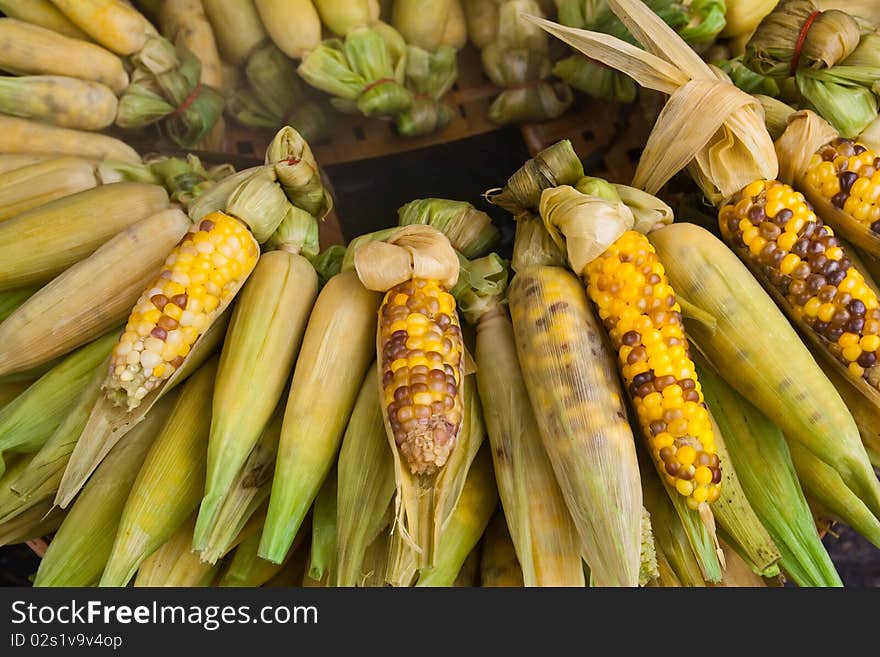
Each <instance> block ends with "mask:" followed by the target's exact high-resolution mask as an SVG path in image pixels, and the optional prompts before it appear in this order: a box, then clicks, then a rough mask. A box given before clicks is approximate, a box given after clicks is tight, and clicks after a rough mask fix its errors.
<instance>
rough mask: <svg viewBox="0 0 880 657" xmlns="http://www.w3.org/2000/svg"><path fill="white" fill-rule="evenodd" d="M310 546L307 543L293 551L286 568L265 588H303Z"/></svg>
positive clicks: (266, 584)
mask: <svg viewBox="0 0 880 657" xmlns="http://www.w3.org/2000/svg"><path fill="white" fill-rule="evenodd" d="M309 547H310V546H309V545H308V544H306V542H305V541H303V543H302V544H301V545H300V546H299V547H298V548H297V549H296V550H294V551H293V553H292V555H291V557H290V559H288V561H287V563H286V564H284V567H283V568H282V569H281V570H280V571H278V573H276V574H275V576H274V577H272V579H270V580H269V581H268V582H266V583H265V584H264V585H263V586H265V587H266V588H283V589H291V588H298V587H300V586H302V583H303V579H304V578H305V576H306V567H307V566H308V560H309Z"/></svg>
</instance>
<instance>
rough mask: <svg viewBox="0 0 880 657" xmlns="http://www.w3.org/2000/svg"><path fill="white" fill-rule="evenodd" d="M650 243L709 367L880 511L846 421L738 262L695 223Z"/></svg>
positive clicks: (878, 486) (836, 399)
mask: <svg viewBox="0 0 880 657" xmlns="http://www.w3.org/2000/svg"><path fill="white" fill-rule="evenodd" d="M651 242H652V244H653V245H654V247H655V248H656V250H657V253H658V254H659V255H660V257H661V258H662V259H663V260H664V262H666V263H667V266H668V268H667V275H668V276H669V280H670V282H671V283H672V285H673V286H674V287H675V288H676V290H677V292H678V296H679V301H682V300H684V301H685V302H686V303H684V304H683V306H684V307H685V309H686V311H687V312H686V313H685V314H686V315H689V317H690V320H691V321H689V322H688V326H687V328H688V333H689V335H690V336H691V337H692V338H693V340H694V342H695V343H696V344H697V345H698V346H699V348H700V351H701V352H702V353H704V354H705V355H706V357H707V359H708V360H709V363H710V365H712V366H713V367H717V366H718V365H719V364H723V366H724V369H725V372H726V373H727V375H728V381H729V383H730V384H731V386H732V387H734V388H735V389H736V390H737V391H739V392H740V394H742V395H743V396H744V397H746V398H747V399H749V401H751V402H752V403H753V404H754V405H755V406H757V407H758V408H759V409H760V410H762V411H763V412H764V413H765V414H766V415H767V417H768V418H769V419H770V420H771V421H773V422H774V423H775V424H777V425H778V426H779V428H780V429H782V431H783V432H784V433H785V436H786V439H787V440H788V442H789V446H791V444H793V443H799V444H801V445H803V447H805V448H806V449H808V450H809V451H810V452H811V453H812V454H813V455H814V456H815V457H816V458H817V459H820V460H821V461H822V462H824V463H825V464H826V465H828V466H829V467H830V468H832V469H833V471H836V472H837V473H838V474H839V475H840V476H841V477H842V478H843V480H844V481H845V482H846V483H847V485H848V486H850V487H851V488H852V490H853V491H855V492H856V493H857V494H858V495H859V496H860V497H861V498H862V499H863V500H864V502H865V504H867V506H868V507H869V508H871V509H872V510H873V512H874V513H876V514H880V483H878V481H877V477H876V475H874V473H873V471H872V470H871V466H870V463H869V462H868V458H867V455H866V454H865V450H864V447H862V444H861V442H860V441H859V436H858V430H857V428H856V426H855V423H854V422H853V419H852V416H851V415H850V414H849V412H848V411H847V409H846V407H845V406H844V404H843V401H842V400H841V399H840V396H839V395H838V394H837V392H836V391H835V390H834V387H833V386H832V385H831V383H830V382H829V381H828V379H827V378H826V377H825V375H824V374H823V373H822V372H821V370H820V369H819V367H818V365H817V364H816V362H815V361H814V360H813V358H812V357H811V356H810V354H809V352H808V351H807V349H806V347H804V345H803V343H801V342H800V341H799V340H798V337H797V335H796V334H795V332H794V330H793V329H792V328H791V326H790V325H789V324H788V323H787V322H786V321H785V319H784V317H783V316H782V315H781V313H780V312H779V310H778V309H777V308H776V306H775V305H774V304H773V302H772V301H771V300H770V298H769V297H767V296H766V294H764V293H763V291H762V289H761V287H760V286H759V285H758V283H757V282H756V281H755V280H754V279H753V278H752V277H751V276H750V275H749V273H748V271H747V270H746V268H745V267H744V265H742V263H740V261H739V260H738V259H737V258H736V256H734V255H733V254H732V253H731V252H730V251H729V250H728V249H727V248H726V247H725V246H724V245H723V244H722V243H721V242H720V241H719V240H717V239H716V238H715V237H713V236H712V235H711V234H710V233H708V232H707V231H705V230H703V229H701V228H699V227H697V226H694V225H689V224H677V225H672V226H667V227H665V228H662V229H660V230H657V231H654V232H653V233H651ZM743 336H749V338H748V341H746V340H745V339H744V337H743Z"/></svg>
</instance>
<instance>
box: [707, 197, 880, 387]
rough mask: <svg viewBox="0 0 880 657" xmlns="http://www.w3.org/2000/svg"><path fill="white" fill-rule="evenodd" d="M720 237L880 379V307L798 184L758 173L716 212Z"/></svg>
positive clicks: (875, 381)
mask: <svg viewBox="0 0 880 657" xmlns="http://www.w3.org/2000/svg"><path fill="white" fill-rule="evenodd" d="M719 220H720V226H721V233H722V235H723V236H724V238H725V240H726V241H727V242H728V244H730V245H731V246H733V248H734V249H735V250H737V251H738V252H739V254H740V256H741V257H743V258H745V259H746V260H747V262H749V263H750V264H751V266H752V267H753V268H758V269H759V270H760V271H761V272H762V273H763V274H764V276H765V277H766V278H767V279H768V280H769V281H770V283H771V284H772V285H773V286H774V287H775V288H776V290H778V292H779V293H780V294H781V295H782V296H783V297H784V298H785V299H786V300H787V301H788V304H789V305H790V307H791V309H792V312H793V313H794V315H795V318H796V319H799V320H803V321H804V322H805V323H806V324H807V326H809V327H810V328H811V329H812V330H813V331H815V332H816V333H817V334H818V335H819V336H821V337H822V338H823V339H824V341H825V343H826V344H827V345H828V349H829V350H830V352H831V353H832V354H833V355H834V357H835V358H837V359H838V360H839V361H840V362H841V363H843V364H844V365H846V366H847V367H848V369H849V372H850V374H851V375H852V376H854V377H864V378H865V379H866V380H867V381H868V382H869V383H870V384H871V385H873V386H874V387H878V385H880V368H878V367H877V361H878V357H880V354H878V349H880V307H878V302H877V295H876V294H875V293H874V291H873V290H872V289H871V288H870V287H869V286H868V285H867V283H866V282H865V279H864V277H863V276H862V274H861V273H860V272H859V271H858V270H857V269H856V268H855V267H854V266H853V264H852V262H851V261H850V259H849V258H848V257H847V255H846V252H845V251H844V250H843V248H842V247H841V245H840V243H839V242H838V240H837V238H836V237H835V236H834V233H833V231H832V230H831V228H830V227H829V226H826V225H824V224H823V222H822V219H820V218H819V217H817V216H816V214H815V213H814V212H813V209H812V207H811V206H810V204H809V203H808V202H807V201H806V200H805V199H804V197H803V195H802V194H801V193H800V192H796V191H794V190H793V189H792V188H791V187H789V186H788V185H786V184H783V183H781V182H779V181H776V180H756V181H755V182H753V183H751V184H750V185H748V186H747V187H746V188H745V189H744V190H743V191H742V192H741V193H740V194H739V195H737V196H736V197H734V198H733V199H732V200H731V203H730V204H728V205H726V206H724V207H723V208H722V209H721V211H720V214H719Z"/></svg>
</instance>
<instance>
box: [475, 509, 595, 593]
mask: <svg viewBox="0 0 880 657" xmlns="http://www.w3.org/2000/svg"><path fill="white" fill-rule="evenodd" d="M578 565H580V564H578ZM581 573H582V574H583V571H581ZM480 586H482V587H517V588H522V587H523V586H524V583H523V572H522V568H520V565H519V561H518V560H517V558H516V549H515V548H514V547H513V540H512V539H511V537H510V532H509V531H508V529H507V523H506V522H505V521H504V515H503V514H502V513H495V516H494V518H492V521H491V522H490V523H489V526H488V527H487V528H486V534H485V536H483V547H482V550H481V552H480Z"/></svg>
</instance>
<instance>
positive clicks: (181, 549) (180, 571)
mask: <svg viewBox="0 0 880 657" xmlns="http://www.w3.org/2000/svg"><path fill="white" fill-rule="evenodd" d="M195 523H196V515H195V514H192V515H191V516H190V517H189V518H187V519H186V520H185V521H184V522H183V524H182V525H180V527H179V528H178V529H177V531H176V532H174V534H173V535H172V536H171V538H169V539H168V540H167V541H165V543H163V544H162V545H161V546H160V547H159V549H157V550H156V551H155V552H153V554H151V555H150V556H149V557H147V558H146V559H145V560H144V562H143V563H142V564H141V566H140V568H138V572H137V576H136V577H135V579H134V587H135V588H139V587H152V588H157V587H169V586H174V587H188V588H193V587H207V586H210V585H211V582H212V581H213V580H214V577H215V576H216V575H217V571H218V569H219V566H214V565H212V564H210V563H205V562H203V561H200V560H199V555H198V553H197V552H195V551H193V549H192V533H193V528H194V527H195Z"/></svg>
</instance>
